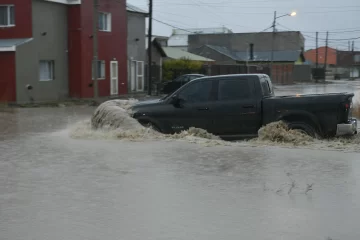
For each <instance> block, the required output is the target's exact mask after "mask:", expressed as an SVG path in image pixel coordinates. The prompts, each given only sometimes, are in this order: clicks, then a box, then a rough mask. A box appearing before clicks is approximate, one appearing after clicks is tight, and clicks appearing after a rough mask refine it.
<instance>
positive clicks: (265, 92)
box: [261, 81, 271, 96]
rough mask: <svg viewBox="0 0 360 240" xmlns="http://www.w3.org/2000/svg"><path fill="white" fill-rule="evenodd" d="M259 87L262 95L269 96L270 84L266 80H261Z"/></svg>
mask: <svg viewBox="0 0 360 240" xmlns="http://www.w3.org/2000/svg"><path fill="white" fill-rule="evenodd" d="M261 88H262V92H263V95H264V96H269V95H270V93H271V90H270V86H269V84H268V83H267V81H261Z"/></svg>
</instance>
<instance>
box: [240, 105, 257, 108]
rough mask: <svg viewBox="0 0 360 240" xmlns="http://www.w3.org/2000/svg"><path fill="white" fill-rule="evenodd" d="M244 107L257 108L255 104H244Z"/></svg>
mask: <svg viewBox="0 0 360 240" xmlns="http://www.w3.org/2000/svg"><path fill="white" fill-rule="evenodd" d="M242 107H243V108H255V106H254V105H244V106H242Z"/></svg>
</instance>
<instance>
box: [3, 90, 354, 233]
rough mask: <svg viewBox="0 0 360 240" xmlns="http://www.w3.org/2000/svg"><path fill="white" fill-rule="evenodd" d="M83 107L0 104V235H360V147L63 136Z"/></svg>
mask: <svg viewBox="0 0 360 240" xmlns="http://www.w3.org/2000/svg"><path fill="white" fill-rule="evenodd" d="M284 91H285V90H284ZM289 91H290V90H289ZM291 91H292V90H291ZM92 111H93V108H90V107H73V108H71V107H69V108H37V109H19V110H15V111H14V112H12V113H9V112H7V113H0V239H1V240H23V239H36V240H40V239H51V240H60V239H61V240H63V239H66V240H80V239H81V240H82V239H84V240H89V239H91V240H113V239H124V240H143V239H149V240H162V239H164V240H165V239H179V240H188V239H196V240H212V239H214V240H219V239H259V240H260V239H261V240H264V239H299V240H300V239H312V240H317V239H319V240H324V239H326V238H330V239H334V240H335V239H339V240H340V239H359V237H360V230H359V228H358V223H357V220H358V219H359V218H360V209H359V206H360V205H359V202H360V185H359V182H360V154H359V153H342V152H338V151H320V150H305V149H285V148H281V147H280V146H279V147H253V148H252V147H240V146H239V147H234V146H215V147H214V146H213V147H205V146H203V145H200V144H194V143H188V142H185V141H175V140H171V141H149V140H147V141H143V142H130V141H121V140H106V139H95V140H86V139H82V140H79V139H72V138H70V137H69V131H70V130H69V129H70V126H72V125H73V124H75V123H76V122H78V121H79V120H82V119H84V118H87V119H88V118H89V116H90V114H91V112H92Z"/></svg>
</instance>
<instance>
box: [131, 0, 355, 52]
mask: <svg viewBox="0 0 360 240" xmlns="http://www.w3.org/2000/svg"><path fill="white" fill-rule="evenodd" d="M128 2H129V3H131V4H133V5H135V6H138V7H141V8H143V9H144V10H147V8H148V0H128ZM153 2H154V19H157V20H160V21H163V22H166V23H168V24H170V25H173V26H175V27H179V28H202V27H221V26H225V27H227V28H230V29H231V30H232V31H233V32H258V31H262V30H263V29H265V28H267V27H270V26H271V24H272V20H273V16H274V11H277V13H278V16H279V15H282V14H286V13H290V12H292V11H296V12H297V15H296V16H295V17H283V18H279V19H277V23H278V24H279V25H278V26H277V29H278V31H283V30H295V31H301V32H302V33H303V35H304V36H305V38H306V41H305V45H306V49H309V48H315V32H316V31H319V46H322V45H325V40H324V39H325V37H326V31H329V39H330V40H329V46H331V47H337V48H339V49H343V50H346V49H347V46H348V40H346V39H350V38H357V37H359V39H354V41H355V49H356V50H360V0H342V1H339V0H298V1H295V0H237V1H236V0H219V1H215V0H153ZM153 26H154V27H153V28H154V29H153V34H154V35H164V36H169V35H171V29H172V27H170V26H166V25H164V24H162V23H159V22H156V21H154V22H153ZM269 31H270V30H269ZM338 39H344V40H338ZM351 41H352V40H351Z"/></svg>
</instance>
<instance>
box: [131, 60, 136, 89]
mask: <svg viewBox="0 0 360 240" xmlns="http://www.w3.org/2000/svg"><path fill="white" fill-rule="evenodd" d="M130 89H131V91H132V92H135V91H136V61H131V63H130Z"/></svg>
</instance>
